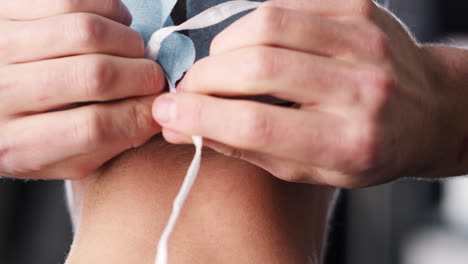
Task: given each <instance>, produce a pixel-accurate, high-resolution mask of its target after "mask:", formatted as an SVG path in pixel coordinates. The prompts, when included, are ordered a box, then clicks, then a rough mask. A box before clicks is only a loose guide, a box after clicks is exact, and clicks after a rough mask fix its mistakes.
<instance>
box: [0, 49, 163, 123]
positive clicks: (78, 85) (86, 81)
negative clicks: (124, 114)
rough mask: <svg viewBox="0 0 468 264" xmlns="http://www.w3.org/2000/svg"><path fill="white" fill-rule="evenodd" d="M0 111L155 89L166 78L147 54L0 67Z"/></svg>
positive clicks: (27, 110)
mask: <svg viewBox="0 0 468 264" xmlns="http://www.w3.org/2000/svg"><path fill="white" fill-rule="evenodd" d="M0 86H1V87H3V89H1V90H0V98H8V100H4V101H3V102H2V104H1V105H0V111H1V112H2V113H3V114H8V115H19V114H28V113H31V112H42V111H47V110H51V109H55V108H59V107H63V106H66V105H69V104H72V103H79V102H94V101H110V100H116V99H122V98H127V97H135V96H143V95H151V94H156V93H159V92H160V91H162V90H163V88H164V86H165V78H164V74H163V71H162V69H161V68H160V66H159V65H158V64H156V63H155V62H153V61H151V60H146V59H128V58H121V57H112V56H107V55H84V56H76V57H67V58H61V59H54V60H48V61H40V62H34V63H27V64H17V65H10V66H7V67H3V68H1V69H0Z"/></svg>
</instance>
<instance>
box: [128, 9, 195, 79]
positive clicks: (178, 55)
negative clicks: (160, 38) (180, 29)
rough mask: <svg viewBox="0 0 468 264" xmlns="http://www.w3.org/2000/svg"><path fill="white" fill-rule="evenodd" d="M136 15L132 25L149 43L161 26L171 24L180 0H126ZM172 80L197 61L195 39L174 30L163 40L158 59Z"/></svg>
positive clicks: (179, 76)
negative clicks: (172, 15)
mask: <svg viewBox="0 0 468 264" xmlns="http://www.w3.org/2000/svg"><path fill="white" fill-rule="evenodd" d="M123 2H124V4H125V5H126V6H127V7H128V9H129V10H130V12H131V13H132V16H133V22H132V25H131V27H132V28H133V29H135V30H136V31H138V32H139V33H140V35H141V36H142V37H143V39H144V40H145V43H147V42H148V40H149V38H150V37H151V35H152V34H153V33H154V32H155V31H156V30H158V29H160V28H162V27H165V26H171V25H173V24H174V23H173V22H172V19H171V18H170V14H171V12H172V9H173V8H174V6H175V4H176V2H177V1H176V0H123ZM157 61H158V63H159V64H160V65H161V67H162V68H163V69H164V71H165V73H166V76H167V77H168V79H169V81H170V82H171V83H172V84H173V85H175V83H176V82H177V81H178V80H179V79H180V78H181V77H182V76H183V74H184V72H186V71H187V70H188V69H189V68H190V66H192V64H193V62H194V61H195V47H194V45H193V41H192V40H191V39H190V38H188V37H186V36H184V35H181V34H178V33H174V34H172V35H171V36H169V37H168V38H167V39H166V40H164V42H163V43H162V46H161V50H160V51H159V56H158V59H157Z"/></svg>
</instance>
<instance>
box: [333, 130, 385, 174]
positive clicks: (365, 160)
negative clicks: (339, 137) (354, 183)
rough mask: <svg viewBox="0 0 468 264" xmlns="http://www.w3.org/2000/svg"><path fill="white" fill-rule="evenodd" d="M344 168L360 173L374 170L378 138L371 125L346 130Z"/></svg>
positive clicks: (376, 159)
mask: <svg viewBox="0 0 468 264" xmlns="http://www.w3.org/2000/svg"><path fill="white" fill-rule="evenodd" d="M343 143H344V144H343V146H344V148H345V149H344V151H342V153H343V155H344V160H345V161H346V162H347V163H348V164H346V167H348V168H350V169H351V170H352V171H356V172H362V171H367V170H371V169H373V168H375V167H376V166H377V161H378V155H377V154H378V148H379V137H378V135H377V133H376V129H375V128H373V127H372V125H364V126H363V125H362V124H360V125H359V126H356V127H355V128H352V129H350V130H348V135H347V136H346V139H345V140H344V142H343Z"/></svg>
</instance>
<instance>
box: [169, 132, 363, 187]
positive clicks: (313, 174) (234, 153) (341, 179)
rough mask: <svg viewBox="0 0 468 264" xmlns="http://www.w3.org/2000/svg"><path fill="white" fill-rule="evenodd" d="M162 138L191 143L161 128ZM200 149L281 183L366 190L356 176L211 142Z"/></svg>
mask: <svg viewBox="0 0 468 264" xmlns="http://www.w3.org/2000/svg"><path fill="white" fill-rule="evenodd" d="M163 135H164V138H165V139H166V140H167V141H168V142H170V143H174V144H187V143H191V142H192V139H191V137H190V136H187V135H184V134H182V133H180V132H177V131H175V130H171V129H167V128H163ZM203 145H204V146H206V147H209V148H211V149H213V150H214V151H216V152H218V153H221V154H223V155H226V156H228V157H233V158H238V159H242V160H245V161H247V162H249V163H251V164H254V165H256V166H258V167H260V168H262V169H264V170H266V171H268V172H269V173H271V174H272V175H273V176H275V177H277V178H279V179H281V180H284V181H288V182H296V183H307V184H320V185H330V186H335V187H339V188H358V187H365V185H363V181H362V178H361V177H359V175H354V176H350V175H348V174H345V173H341V172H338V171H330V170H324V169H320V168H318V167H313V166H310V165H307V164H301V163H297V162H295V161H292V160H287V159H281V158H276V157H274V156H270V155H268V154H263V153H258V152H254V151H248V150H242V149H237V148H234V147H231V146H228V145H225V144H222V143H219V142H216V141H214V140H210V139H204V140H203Z"/></svg>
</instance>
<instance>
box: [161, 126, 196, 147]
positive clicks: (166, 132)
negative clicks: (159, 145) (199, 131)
mask: <svg viewBox="0 0 468 264" xmlns="http://www.w3.org/2000/svg"><path fill="white" fill-rule="evenodd" d="M162 132H163V137H164V139H165V140H166V141H167V142H169V143H173V144H189V143H191V142H192V140H191V137H190V136H187V135H184V134H182V133H179V132H177V131H175V130H172V129H167V128H166V129H163V131H162Z"/></svg>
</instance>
